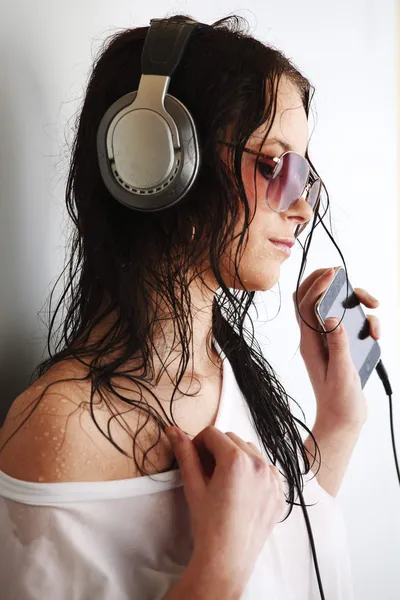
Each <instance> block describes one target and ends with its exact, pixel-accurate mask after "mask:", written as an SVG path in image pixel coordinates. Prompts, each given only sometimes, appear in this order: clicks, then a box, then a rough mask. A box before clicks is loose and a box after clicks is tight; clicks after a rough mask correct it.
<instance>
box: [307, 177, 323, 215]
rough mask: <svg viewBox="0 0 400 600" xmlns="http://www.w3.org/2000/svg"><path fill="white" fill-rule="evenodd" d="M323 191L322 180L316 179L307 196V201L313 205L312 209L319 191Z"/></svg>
mask: <svg viewBox="0 0 400 600" xmlns="http://www.w3.org/2000/svg"><path fill="white" fill-rule="evenodd" d="M320 191H321V182H320V181H319V180H317V181H314V183H313V184H312V186H311V188H310V190H309V192H308V197H307V202H308V204H309V205H310V206H311V208H312V209H314V208H315V204H316V202H317V200H318V197H319V193H320Z"/></svg>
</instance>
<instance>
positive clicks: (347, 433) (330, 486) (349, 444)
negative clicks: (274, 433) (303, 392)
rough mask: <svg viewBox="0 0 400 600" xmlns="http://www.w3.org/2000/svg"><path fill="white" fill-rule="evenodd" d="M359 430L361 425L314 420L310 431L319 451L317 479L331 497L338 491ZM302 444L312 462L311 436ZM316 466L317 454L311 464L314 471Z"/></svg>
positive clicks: (312, 446) (313, 452)
mask: <svg viewBox="0 0 400 600" xmlns="http://www.w3.org/2000/svg"><path fill="white" fill-rule="evenodd" d="M361 431H362V426H361V425H356V426H352V425H348V426H344V425H338V426H332V425H331V424H330V423H329V422H328V421H324V420H322V419H318V418H317V419H316V421H315V424H314V427H313V429H312V432H313V435H314V437H315V439H316V441H317V444H318V446H319V449H320V452H321V466H320V468H319V472H318V474H317V481H318V483H319V485H320V486H321V487H323V488H324V489H325V490H326V491H327V492H328V494H330V495H331V496H333V497H334V496H336V494H337V493H338V491H339V488H340V485H341V483H342V480H343V477H344V474H345V473H346V470H347V467H348V465H349V462H350V458H351V455H352V453H353V450H354V448H355V445H356V443H357V440H358V438H359V435H360V433H361ZM304 446H305V448H306V450H307V451H308V453H309V459H310V463H312V462H313V461H314V459H313V456H314V455H315V454H316V450H315V444H314V441H313V439H312V437H311V436H308V437H307V439H306V440H305V441H304ZM318 466H319V463H318V455H317V460H316V461H315V464H314V465H313V466H312V471H313V472H314V473H316V471H317V469H318Z"/></svg>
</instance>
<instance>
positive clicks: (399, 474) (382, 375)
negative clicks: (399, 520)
mask: <svg viewBox="0 0 400 600" xmlns="http://www.w3.org/2000/svg"><path fill="white" fill-rule="evenodd" d="M376 372H377V373H378V375H379V378H380V380H381V381H382V383H383V387H384V388H385V392H386V394H387V395H388V398H389V415H390V433H391V436H392V446H393V456H394V464H395V466H396V471H397V478H398V480H399V484H400V469H399V461H398V458H397V452H396V439H395V436H394V424H393V404H392V394H393V391H392V387H391V385H390V381H389V377H388V374H387V372H386V369H385V367H384V366H383V362H382V361H381V360H380V361H379V362H378V364H377V365H376Z"/></svg>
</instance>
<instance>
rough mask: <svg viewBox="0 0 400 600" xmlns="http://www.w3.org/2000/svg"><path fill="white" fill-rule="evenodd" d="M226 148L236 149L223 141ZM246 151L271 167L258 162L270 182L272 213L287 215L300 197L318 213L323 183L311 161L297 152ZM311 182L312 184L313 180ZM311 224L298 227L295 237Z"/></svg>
mask: <svg viewBox="0 0 400 600" xmlns="http://www.w3.org/2000/svg"><path fill="white" fill-rule="evenodd" d="M219 143H220V144H224V145H225V146H230V147H232V148H234V147H235V144H230V143H229V142H222V141H220V142H219ZM243 151H244V152H247V153H249V154H253V155H255V156H258V157H261V158H265V159H267V160H268V161H269V163H272V164H268V163H266V162H263V161H258V169H259V172H260V174H261V175H262V176H263V177H264V179H266V180H267V181H268V185H267V189H266V200H267V204H268V206H269V207H270V209H271V210H273V211H275V212H286V211H288V210H289V209H290V208H291V207H292V206H293V204H295V203H296V202H297V201H298V200H299V199H300V198H301V199H303V198H304V200H306V202H308V204H309V205H310V206H311V208H312V209H313V211H314V212H315V211H316V210H317V208H318V204H319V198H320V193H321V187H322V182H321V180H320V179H319V178H318V177H317V178H314V177H313V175H312V173H311V169H310V165H309V164H308V162H307V160H306V159H305V158H303V156H301V154H298V153H297V152H292V151H289V152H284V154H282V156H269V155H267V154H263V153H262V152H256V151H255V150H250V148H244V149H243ZM310 179H311V181H310ZM307 225H308V221H307V223H303V224H301V225H298V226H297V227H296V230H295V234H294V236H295V237H298V236H299V235H300V233H301V232H302V231H304V229H305V228H306V227H307Z"/></svg>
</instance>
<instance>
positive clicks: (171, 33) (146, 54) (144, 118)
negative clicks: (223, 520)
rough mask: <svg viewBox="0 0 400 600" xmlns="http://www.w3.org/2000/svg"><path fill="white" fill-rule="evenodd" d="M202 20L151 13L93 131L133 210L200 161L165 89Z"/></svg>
mask: <svg viewBox="0 0 400 600" xmlns="http://www.w3.org/2000/svg"><path fill="white" fill-rule="evenodd" d="M199 27H208V25H205V24H204V23H199V22H198V21H192V20H189V19H152V20H151V21H150V28H149V31H148V33H147V36H146V39H145V43H144V47H143V52H142V57H141V64H142V76H141V78H140V82H139V89H138V90H137V91H135V92H130V93H129V94H126V95H125V96H122V98H119V99H118V100H117V101H116V102H114V104H112V105H111V106H110V107H109V109H108V110H107V111H106V113H105V114H104V116H103V118H102V120H101V122H100V125H99V128H98V131H97V154H98V160H99V165H100V172H101V176H102V179H103V181H104V184H105V185H106V187H107V189H108V191H109V192H110V194H111V195H112V196H113V197H114V198H115V199H116V200H118V202H121V204H124V205H125V206H127V207H129V208H132V209H133V210H139V211H142V212H155V211H160V210H163V209H167V208H169V207H170V206H173V205H174V204H177V203H178V202H179V201H180V200H181V199H182V198H183V197H184V196H185V195H186V194H187V192H188V191H189V190H190V188H191V187H192V185H193V184H194V182H195V180H196V177H197V174H198V171H199V167H200V150H199V143H198V137H197V131H196V126H195V123H194V120H193V118H192V116H191V114H190V112H189V111H188V109H187V108H186V107H185V106H184V105H183V104H182V102H180V101H179V100H178V99H177V98H174V96H171V95H170V94H167V91H168V86H169V82H170V80H171V75H172V74H173V72H174V70H175V69H176V67H177V66H178V64H179V62H180V60H181V58H182V55H183V53H184V50H185V48H186V45H187V43H188V41H189V38H190V36H191V34H192V33H193V32H194V31H195V30H196V29H197V28H199ZM296 483H297V487H298V491H299V495H300V499H301V506H302V510H303V513H304V517H305V521H306V526H307V531H308V536H309V538H310V542H311V550H312V554H313V558H314V565H315V570H316V574H317V580H318V586H319V591H320V595H321V598H322V600H324V599H325V596H324V591H323V587H322V581H321V576H320V572H319V567H318V560H317V556H316V551H315V545H314V537H313V534H312V529H311V524H310V520H309V517H308V514H307V508H306V506H305V503H304V499H303V495H302V493H301V489H300V483H299V481H297V478H296Z"/></svg>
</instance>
